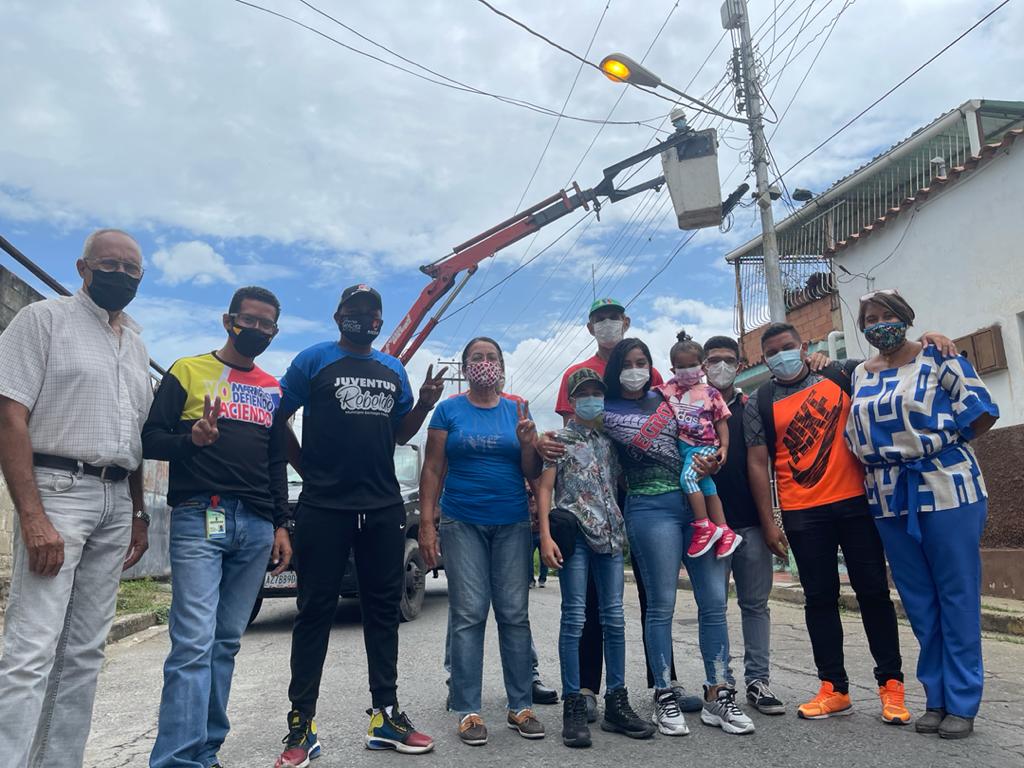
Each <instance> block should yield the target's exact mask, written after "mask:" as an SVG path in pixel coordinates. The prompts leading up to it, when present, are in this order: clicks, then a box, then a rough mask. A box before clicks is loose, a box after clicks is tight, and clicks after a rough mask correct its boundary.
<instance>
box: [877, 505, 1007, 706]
mask: <svg viewBox="0 0 1024 768" xmlns="http://www.w3.org/2000/svg"><path fill="white" fill-rule="evenodd" d="M987 516H988V501H987V500H985V501H979V502H977V503H975V504H968V505H965V506H962V507H959V508H957V509H947V510H942V511H938V512H922V513H921V515H920V517H919V520H920V523H921V536H922V540H921V541H920V542H918V541H916V540H915V539H913V538H912V537H911V536H910V534H908V533H907V518H906V516H903V517H886V518H879V519H877V520H876V521H875V522H876V524H877V525H878V533H879V535H880V536H881V537H882V543H883V544H884V546H885V554H886V557H887V558H888V560H889V568H890V569H891V570H892V578H893V581H894V582H895V583H896V589H898V590H899V593H900V598H901V599H902V600H903V607H904V608H905V609H906V611H907V617H908V618H909V619H910V626H911V627H913V629H914V635H915V636H916V637H917V642H918V643H919V644H920V645H921V654H920V656H919V657H918V661H917V679H918V680H920V681H921V684H922V685H923V686H924V690H925V695H926V697H927V706H928V708H929V709H945V710H946V712H947V713H949V714H951V715H959V716H960V717H974V716H975V715H976V714H977V713H978V707H979V706H980V704H981V692H982V686H983V684H984V670H983V668H982V662H981V553H980V551H979V547H980V544H981V534H982V531H983V530H984V529H985V519H986V517H987Z"/></svg>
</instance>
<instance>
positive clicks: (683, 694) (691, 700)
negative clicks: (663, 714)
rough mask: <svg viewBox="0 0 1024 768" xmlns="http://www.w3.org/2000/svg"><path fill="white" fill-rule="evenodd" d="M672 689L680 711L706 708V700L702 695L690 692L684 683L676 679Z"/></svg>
mask: <svg viewBox="0 0 1024 768" xmlns="http://www.w3.org/2000/svg"><path fill="white" fill-rule="evenodd" d="M671 691H672V695H673V696H674V697H675V700H676V704H677V705H678V706H679V711H680V712H700V711H701V710H702V709H703V708H704V701H703V700H702V699H701V697H700V696H697V695H695V694H692V693H688V692H687V690H686V689H685V688H683V686H682V685H680V684H679V683H677V682H676V681H674V680H673V681H672V685H671Z"/></svg>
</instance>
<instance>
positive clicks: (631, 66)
mask: <svg viewBox="0 0 1024 768" xmlns="http://www.w3.org/2000/svg"><path fill="white" fill-rule="evenodd" d="M601 71H602V72H604V76H605V77H607V78H608V79H609V80H611V81H612V82H613V83H632V84H633V85H642V86H645V87H647V88H657V87H658V86H659V85H664V83H662V82H661V78H660V77H658V76H657V75H656V74H654V73H653V72H651V70H649V69H647V68H646V67H645V66H643V65H642V64H640V63H638V62H636V61H633V59H631V58H629V56H626V55H625V54H623V53H610V54H608V55H607V56H605V57H604V58H603V59H601ZM665 87H666V88H668V89H669V90H670V91H673V92H674V93H678V91H676V90H675V89H674V88H672V87H670V86H667V85H666V86H665Z"/></svg>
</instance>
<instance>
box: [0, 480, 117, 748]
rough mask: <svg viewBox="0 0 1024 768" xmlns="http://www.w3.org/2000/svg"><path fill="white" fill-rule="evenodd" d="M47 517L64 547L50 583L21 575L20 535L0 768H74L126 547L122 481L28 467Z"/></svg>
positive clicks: (1, 670) (0, 706)
mask: <svg viewBox="0 0 1024 768" xmlns="http://www.w3.org/2000/svg"><path fill="white" fill-rule="evenodd" d="M36 484H37V485H38V487H39V494H40V496H41V497H42V501H43V507H44V509H45V510H46V515H47V517H48V518H49V519H50V522H51V523H53V526H54V527H55V528H56V529H57V532H58V533H59V534H60V535H61V537H62V538H63V539H64V565H63V567H62V568H61V569H60V573H58V574H57V575H56V576H54V577H43V576H40V575H38V574H35V573H32V572H31V571H29V568H28V552H27V551H26V549H25V545H24V544H23V543H22V539H21V530H20V527H19V526H18V525H17V524H15V530H14V570H13V573H12V575H11V593H10V599H9V600H8V603H7V614H6V616H5V623H4V644H3V654H2V656H0V756H2V757H0V762H2V763H3V765H4V768H28V767H30V768H42V767H43V766H46V768H81V765H82V760H83V755H84V752H85V742H86V740H87V739H88V737H89V726H90V724H91V721H92V706H93V699H94V698H95V695H96V679H97V677H98V676H99V673H100V667H101V666H102V664H103V646H104V643H105V642H106V638H107V632H108V631H109V630H110V625H111V623H112V622H113V620H114V609H115V607H116V604H117V587H118V584H119V582H120V575H121V568H122V566H123V564H124V558H125V554H126V553H127V551H128V543H129V541H130V539H131V525H132V502H131V497H130V495H129V492H128V481H127V480H123V481H121V482H119V483H106V482H103V481H102V480H100V479H99V478H96V477H91V476H88V475H83V476H78V475H74V474H72V473H70V472H62V471H58V470H49V469H36Z"/></svg>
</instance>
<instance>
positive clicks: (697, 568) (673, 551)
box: [625, 491, 734, 689]
mask: <svg viewBox="0 0 1024 768" xmlns="http://www.w3.org/2000/svg"><path fill="white" fill-rule="evenodd" d="M625 518H626V534H627V535H628V536H629V546H630V549H631V551H632V553H633V556H634V557H635V558H636V564H637V566H638V567H639V568H640V573H641V575H642V576H643V580H644V586H645V587H646V588H647V622H646V626H645V630H646V633H647V658H648V659H649V663H650V664H651V667H652V668H651V673H652V674H653V675H654V685H655V688H658V689H661V688H668V687H669V685H670V684H671V682H672V681H671V679H670V678H671V671H670V670H671V664H672V617H673V614H674V613H675V608H676V591H677V589H678V588H679V587H678V585H679V566H680V564H684V565H685V566H686V572H687V574H688V575H689V577H690V582H691V583H692V584H693V597H694V599H695V600H696V601H697V621H698V624H699V630H698V638H699V641H700V653H701V656H702V657H703V658H704V674H705V676H706V678H707V680H706V682H707V684H708V685H717V684H718V683H728V684H729V685H733V684H734V680H733V677H732V674H731V673H730V672H729V668H728V660H729V627H728V625H727V624H726V620H725V611H726V596H727V594H728V593H727V590H726V584H727V574H728V570H729V560H728V558H726V559H722V560H719V559H718V558H716V557H714V556H712V555H705V556H704V557H697V558H693V557H687V558H684V557H683V553H684V552H686V549H687V547H689V546H690V538H691V536H692V535H693V529H692V528H691V527H690V523H691V522H693V512H692V511H691V510H690V505H689V504H687V502H686V498H685V497H684V496H683V493H682V491H672V492H670V493H662V494H658V495H656V496H640V495H633V496H627V497H626V510H625Z"/></svg>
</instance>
